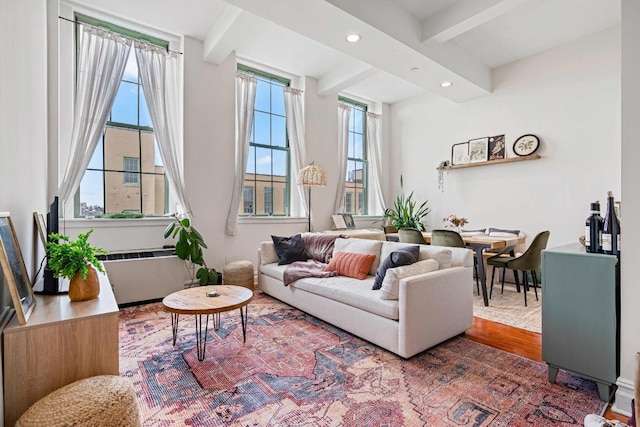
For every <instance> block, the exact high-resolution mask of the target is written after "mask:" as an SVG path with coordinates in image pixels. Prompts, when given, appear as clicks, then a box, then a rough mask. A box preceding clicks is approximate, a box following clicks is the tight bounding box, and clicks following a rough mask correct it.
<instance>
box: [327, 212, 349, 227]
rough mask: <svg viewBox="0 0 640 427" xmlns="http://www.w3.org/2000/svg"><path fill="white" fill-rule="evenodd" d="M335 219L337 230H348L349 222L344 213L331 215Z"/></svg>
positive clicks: (334, 223) (334, 225) (334, 224)
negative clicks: (346, 220) (345, 219)
mask: <svg viewBox="0 0 640 427" xmlns="http://www.w3.org/2000/svg"><path fill="white" fill-rule="evenodd" d="M331 218H332V219H333V227H334V228H335V229H336V230H346V228H347V223H346V222H344V217H343V216H342V215H331Z"/></svg>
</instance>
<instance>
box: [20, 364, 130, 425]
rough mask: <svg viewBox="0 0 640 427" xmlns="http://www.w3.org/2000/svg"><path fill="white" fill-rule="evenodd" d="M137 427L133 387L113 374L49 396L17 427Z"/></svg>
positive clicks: (84, 380)
mask: <svg viewBox="0 0 640 427" xmlns="http://www.w3.org/2000/svg"><path fill="white" fill-rule="evenodd" d="M36 426H48V427H62V426H83V427H105V426H110V427H139V426H140V414H139V413H138V402H136V392H135V390H134V388H133V384H132V383H131V381H130V380H128V379H126V378H121V377H119V376H116V375H100V376H96V377H90V378H85V379H83V380H79V381H76V382H74V383H71V384H68V385H66V386H64V387H62V388H59V389H58V390H56V391H54V392H51V393H49V394H48V395H46V396H45V397H43V398H42V399H40V400H38V401H37V402H36V403H34V404H33V405H31V407H30V408H29V409H27V412H25V413H24V414H22V416H21V417H20V419H19V420H18V422H17V423H16V427H36Z"/></svg>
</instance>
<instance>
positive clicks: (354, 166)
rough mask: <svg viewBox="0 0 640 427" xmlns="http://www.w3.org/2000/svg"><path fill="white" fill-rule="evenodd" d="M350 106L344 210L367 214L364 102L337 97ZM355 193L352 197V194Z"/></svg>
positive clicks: (365, 109) (365, 107)
mask: <svg viewBox="0 0 640 427" xmlns="http://www.w3.org/2000/svg"><path fill="white" fill-rule="evenodd" d="M339 99H340V101H341V102H344V103H345V104H348V105H349V106H350V107H351V116H350V117H349V148H348V151H347V176H346V182H345V188H344V191H345V195H344V210H345V213H350V214H354V215H366V214H367V190H368V189H367V150H366V139H365V138H366V123H367V121H366V113H367V106H366V105H365V104H362V103H359V102H356V101H353V100H351V99H347V98H343V97H340V98H339ZM354 194H355V195H356V197H354V196H353V195H354ZM354 201H355V202H356V204H355V205H354Z"/></svg>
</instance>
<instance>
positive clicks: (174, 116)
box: [134, 41, 191, 215]
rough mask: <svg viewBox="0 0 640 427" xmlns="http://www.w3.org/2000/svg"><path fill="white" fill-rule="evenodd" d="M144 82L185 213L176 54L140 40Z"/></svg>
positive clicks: (138, 48)
mask: <svg viewBox="0 0 640 427" xmlns="http://www.w3.org/2000/svg"><path fill="white" fill-rule="evenodd" d="M134 45H135V52H136V59H137V60H138V70H139V73H140V82H141V83H142V89H143V91H144V97H145V99H146V101H147V107H148V108H149V115H150V116H151V123H152V124H153V130H154V133H155V138H156V142H157V144H158V149H159V151H160V156H161V157H162V161H163V162H164V166H165V171H166V173H167V177H168V179H169V182H170V184H171V186H172V187H173V190H174V192H175V194H176V197H177V198H178V203H179V204H180V208H181V209H182V212H184V213H186V214H187V215H189V214H190V213H191V208H190V206H189V199H188V198H187V191H186V189H185V186H184V174H183V171H184V167H183V166H184V165H183V157H182V153H183V151H182V147H183V143H182V132H181V123H182V120H181V108H180V106H181V104H180V102H179V97H178V90H179V89H178V85H179V82H178V59H177V57H176V56H177V55H176V54H175V53H169V52H167V50H166V49H163V48H161V47H159V46H155V45H152V44H149V43H144V42H139V41H136V42H135V43H134Z"/></svg>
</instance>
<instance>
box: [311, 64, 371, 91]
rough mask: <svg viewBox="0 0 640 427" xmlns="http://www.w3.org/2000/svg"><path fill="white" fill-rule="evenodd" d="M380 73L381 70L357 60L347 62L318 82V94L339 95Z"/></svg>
mask: <svg viewBox="0 0 640 427" xmlns="http://www.w3.org/2000/svg"><path fill="white" fill-rule="evenodd" d="M379 72H380V70H378V69H376V68H374V67H372V66H371V65H369V64H365V63H364V62H362V61H358V60H356V59H354V60H350V61H347V62H346V63H344V64H342V65H341V66H340V67H338V68H336V69H335V70H333V71H331V72H329V73H327V74H325V75H324V76H323V77H322V78H321V79H320V80H319V81H318V94H319V95H321V96H326V95H333V94H337V93H339V92H341V91H343V90H344V89H346V88H348V87H350V86H353V85H354V84H356V83H359V82H361V81H362V80H364V79H366V78H368V77H371V76H373V75H375V74H378V73H379Z"/></svg>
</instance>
